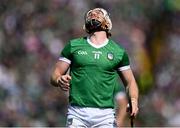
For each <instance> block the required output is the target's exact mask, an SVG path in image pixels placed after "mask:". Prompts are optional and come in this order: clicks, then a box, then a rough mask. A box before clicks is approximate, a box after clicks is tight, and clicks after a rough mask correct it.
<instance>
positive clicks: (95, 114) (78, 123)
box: [66, 106, 116, 128]
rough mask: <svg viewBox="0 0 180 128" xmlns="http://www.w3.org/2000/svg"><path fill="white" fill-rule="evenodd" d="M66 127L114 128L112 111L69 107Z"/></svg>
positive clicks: (110, 109) (108, 109)
mask: <svg viewBox="0 0 180 128" xmlns="http://www.w3.org/2000/svg"><path fill="white" fill-rule="evenodd" d="M66 126H67V127H69V128H77V127H78V128H79V127H83V128H90V127H91V128H93V127H98V128H114V127H116V124H115V117H114V109H112V108H92V107H78V106H69V107H68V113H67V122H66Z"/></svg>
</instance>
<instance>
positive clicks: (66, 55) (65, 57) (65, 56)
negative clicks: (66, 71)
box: [59, 42, 71, 64]
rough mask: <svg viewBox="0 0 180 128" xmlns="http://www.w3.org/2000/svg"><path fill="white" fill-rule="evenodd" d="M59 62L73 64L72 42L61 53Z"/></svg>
mask: <svg viewBox="0 0 180 128" xmlns="http://www.w3.org/2000/svg"><path fill="white" fill-rule="evenodd" d="M59 60H61V61H65V62H67V63H69V64H71V44H70V42H69V43H68V44H67V45H66V46H65V47H64V49H63V50H62V51H61V54H60V57H59Z"/></svg>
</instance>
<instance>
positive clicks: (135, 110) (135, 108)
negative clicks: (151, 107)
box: [131, 98, 139, 117]
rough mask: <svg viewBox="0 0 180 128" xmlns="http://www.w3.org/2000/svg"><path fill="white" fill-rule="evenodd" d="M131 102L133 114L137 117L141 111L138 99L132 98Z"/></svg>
mask: <svg viewBox="0 0 180 128" xmlns="http://www.w3.org/2000/svg"><path fill="white" fill-rule="evenodd" d="M131 104H132V112H131V116H133V117H135V116H136V115H137V114H138V111H139V108H138V101H137V99H135V98H131Z"/></svg>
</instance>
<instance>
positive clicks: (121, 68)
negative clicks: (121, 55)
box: [118, 65, 130, 71]
mask: <svg viewBox="0 0 180 128" xmlns="http://www.w3.org/2000/svg"><path fill="white" fill-rule="evenodd" d="M128 69H130V65H127V66H123V67H119V68H118V71H124V70H128Z"/></svg>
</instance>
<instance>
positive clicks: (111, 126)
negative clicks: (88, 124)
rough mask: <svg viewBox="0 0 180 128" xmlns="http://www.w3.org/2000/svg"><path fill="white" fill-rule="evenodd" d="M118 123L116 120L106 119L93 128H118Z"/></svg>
mask: <svg viewBox="0 0 180 128" xmlns="http://www.w3.org/2000/svg"><path fill="white" fill-rule="evenodd" d="M116 127H117V125H116V121H115V119H114V118H109V119H105V120H103V121H102V122H100V123H98V124H96V125H94V126H93V128H116Z"/></svg>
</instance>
